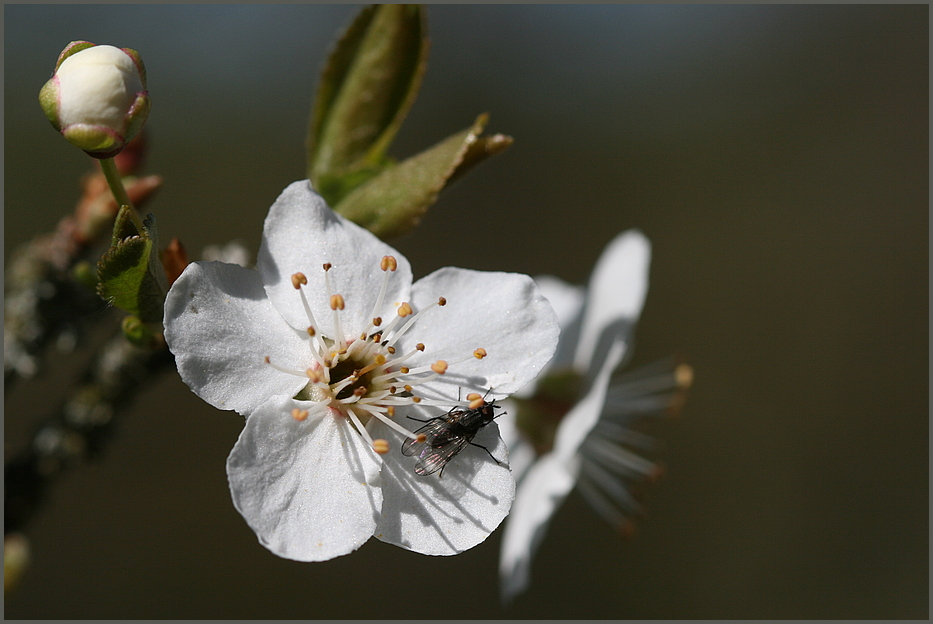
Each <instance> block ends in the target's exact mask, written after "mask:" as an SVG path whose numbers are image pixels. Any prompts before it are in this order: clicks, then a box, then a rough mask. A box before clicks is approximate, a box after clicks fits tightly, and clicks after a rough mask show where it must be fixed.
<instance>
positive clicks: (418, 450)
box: [402, 418, 447, 457]
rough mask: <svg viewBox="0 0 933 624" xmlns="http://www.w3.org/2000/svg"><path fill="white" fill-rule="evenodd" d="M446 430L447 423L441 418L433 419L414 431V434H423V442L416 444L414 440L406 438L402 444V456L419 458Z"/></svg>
mask: <svg viewBox="0 0 933 624" xmlns="http://www.w3.org/2000/svg"><path fill="white" fill-rule="evenodd" d="M446 428H447V423H446V422H445V421H444V420H443V419H442V418H435V419H434V420H432V421H431V422H429V423H428V424H426V425H425V426H423V427H421V428H420V429H418V430H417V431H415V433H420V434H424V442H418V441H417V440H416V439H414V438H407V439H406V440H405V441H404V442H402V455H407V456H409V457H411V456H412V455H418V456H420V455H421V454H422V453H423V452H424V451H425V450H426V449H428V448H431V446H432V445H433V444H434V442H435V440H436V439H437V437H438V435H439V434H440V435H443V433H444V431H445V430H446Z"/></svg>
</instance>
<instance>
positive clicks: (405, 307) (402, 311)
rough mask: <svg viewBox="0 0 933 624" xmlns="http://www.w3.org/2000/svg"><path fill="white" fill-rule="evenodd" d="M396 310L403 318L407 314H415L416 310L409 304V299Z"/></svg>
mask: <svg viewBox="0 0 933 624" xmlns="http://www.w3.org/2000/svg"><path fill="white" fill-rule="evenodd" d="M396 312H397V313H398V315H399V316H401V317H402V318H405V317H406V316H408V315H410V314H413V313H414V310H412V309H411V306H410V305H408V302H407V301H403V302H402V305H400V306H399V307H398V310H396Z"/></svg>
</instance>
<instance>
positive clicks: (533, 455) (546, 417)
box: [498, 230, 691, 601]
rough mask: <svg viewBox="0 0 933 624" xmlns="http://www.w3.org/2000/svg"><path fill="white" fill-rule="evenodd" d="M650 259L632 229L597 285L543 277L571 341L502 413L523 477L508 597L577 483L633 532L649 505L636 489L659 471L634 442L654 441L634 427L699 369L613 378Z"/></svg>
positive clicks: (603, 263) (672, 398)
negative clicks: (643, 505) (633, 487)
mask: <svg viewBox="0 0 933 624" xmlns="http://www.w3.org/2000/svg"><path fill="white" fill-rule="evenodd" d="M650 255H651V249H650V244H649V242H648V240H647V239H646V238H645V237H644V236H643V235H642V234H641V233H640V232H637V231H634V230H633V231H628V232H624V233H622V234H620V235H619V236H617V237H616V238H615V239H614V240H613V241H611V242H610V243H609V245H608V246H607V247H606V249H605V250H604V251H603V254H602V256H601V257H600V259H599V261H598V262H597V263H596V266H595V267H594V269H593V274H592V276H591V278H590V283H589V286H588V288H587V289H583V288H582V287H578V286H571V285H568V284H565V283H564V282H562V281H560V280H558V279H556V278H553V277H547V276H546V277H540V278H538V279H537V280H536V281H537V283H538V285H539V287H540V289H541V292H542V293H543V294H544V296H545V297H546V298H547V299H548V300H549V301H550V302H551V304H552V305H553V307H554V309H555V311H556V312H557V315H558V319H559V322H560V326H561V337H560V343H559V345H558V348H557V352H556V354H555V356H554V359H553V360H552V361H551V363H550V364H549V365H548V367H547V369H546V370H545V371H544V372H542V374H541V375H540V376H539V377H538V379H536V380H535V382H533V383H532V384H529V385H528V386H526V387H525V388H523V389H522V391H521V392H519V393H516V395H515V396H514V397H513V398H512V399H511V400H509V401H506V411H507V413H506V414H504V415H503V416H502V417H501V418H499V419H498V422H499V427H500V431H501V433H502V437H503V439H504V440H505V441H506V443H507V445H508V447H509V454H510V462H511V465H512V471H513V474H514V475H515V478H516V480H517V481H518V490H517V492H516V497H515V502H514V503H513V505H512V512H511V514H510V516H509V519H508V522H507V523H506V527H505V533H504V535H503V541H502V551H501V555H500V564H499V575H500V584H501V592H502V597H503V599H504V600H505V601H510V600H511V599H512V598H514V597H515V596H516V595H517V594H519V593H521V592H522V591H524V589H525V588H526V587H527V586H528V582H529V575H530V566H531V560H532V557H533V556H534V553H535V551H536V550H537V548H538V546H539V545H540V543H541V540H542V539H543V537H544V534H545V532H546V530H547V526H548V523H549V522H550V519H551V517H552V516H553V514H554V513H555V512H556V510H557V509H558V508H559V507H560V505H561V503H562V502H563V501H564V498H566V496H567V494H569V493H570V491H571V490H572V489H573V488H574V486H578V490H579V491H580V492H581V494H583V495H584V496H585V497H586V499H587V500H588V502H589V503H590V504H591V505H592V506H593V508H594V509H595V510H596V511H598V512H599V513H600V514H601V515H602V516H603V517H604V518H605V519H606V520H607V521H609V522H610V523H611V524H612V525H613V526H614V527H616V528H617V529H619V530H620V531H626V530H628V529H629V528H630V527H631V524H630V521H629V520H628V519H629V517H630V516H631V515H633V514H635V513H637V512H638V511H639V509H640V507H639V504H638V502H637V500H636V499H635V498H634V497H633V494H632V491H631V485H632V484H634V483H637V482H640V481H646V480H650V479H652V478H654V477H655V476H657V474H658V471H659V468H658V466H657V465H656V464H654V463H652V462H650V461H648V460H647V459H644V458H643V457H641V456H639V455H638V454H636V453H634V452H632V450H630V449H629V448H626V447H634V448H640V449H648V448H650V447H651V439H650V438H648V437H647V436H645V435H644V434H641V433H639V432H637V431H635V430H634V429H631V428H630V427H629V425H630V424H631V423H632V421H634V420H635V419H636V418H638V417H641V416H644V415H646V414H650V413H658V412H662V411H664V410H666V409H669V408H671V407H672V406H673V405H675V404H677V403H678V402H679V401H680V399H681V394H682V390H683V389H685V388H686V387H687V386H688V385H689V383H690V379H689V377H690V375H691V372H690V369H689V367H687V366H686V365H681V366H680V367H675V366H673V365H671V364H661V365H659V366H655V367H652V368H648V369H645V370H643V371H639V372H636V373H634V374H632V375H631V376H629V377H627V378H616V379H615V380H613V379H612V373H613V371H614V370H615V369H616V368H617V367H618V366H619V365H620V364H621V363H622V361H623V359H624V358H625V357H626V356H627V355H628V354H629V351H630V340H631V335H632V329H633V327H634V325H635V323H636V322H637V320H638V317H639V315H640V313H641V309H642V306H643V304H644V301H645V295H646V293H647V289H648V267H649V262H650Z"/></svg>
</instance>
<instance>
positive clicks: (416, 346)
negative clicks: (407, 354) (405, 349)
mask: <svg viewBox="0 0 933 624" xmlns="http://www.w3.org/2000/svg"><path fill="white" fill-rule="evenodd" d="M415 348H416V349H418V350H419V351H424V343H423V342H419V343H418V344H416V345H415Z"/></svg>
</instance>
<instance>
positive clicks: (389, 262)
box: [379, 256, 398, 271]
mask: <svg viewBox="0 0 933 624" xmlns="http://www.w3.org/2000/svg"><path fill="white" fill-rule="evenodd" d="M379 268H380V269H382V270H383V271H395V270H397V269H398V261H396V259H395V256H383V257H382V260H381V261H380V262H379Z"/></svg>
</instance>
